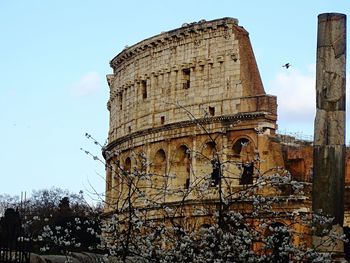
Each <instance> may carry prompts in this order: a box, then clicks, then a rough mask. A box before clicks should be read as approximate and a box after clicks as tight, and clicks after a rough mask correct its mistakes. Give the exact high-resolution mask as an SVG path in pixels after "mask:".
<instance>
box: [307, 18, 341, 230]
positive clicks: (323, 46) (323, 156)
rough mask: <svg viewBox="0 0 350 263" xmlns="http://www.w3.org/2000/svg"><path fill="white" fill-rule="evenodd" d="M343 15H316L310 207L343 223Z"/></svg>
mask: <svg viewBox="0 0 350 263" xmlns="http://www.w3.org/2000/svg"><path fill="white" fill-rule="evenodd" d="M345 72H346V15H344V14H337V13H325V14H320V15H319V16H318V34H317V61H316V107H317V111H316V118H315V130H314V132H315V134H314V165H313V166H314V168H313V190H312V208H313V211H314V212H315V213H319V212H320V211H322V213H323V214H326V215H328V216H330V217H334V222H333V225H334V226H335V227H339V228H340V227H342V226H343V218H344V176H345V100H346V99H345V75H346V73H345Z"/></svg>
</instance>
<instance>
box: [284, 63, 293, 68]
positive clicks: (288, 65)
mask: <svg viewBox="0 0 350 263" xmlns="http://www.w3.org/2000/svg"><path fill="white" fill-rule="evenodd" d="M290 66H292V65H291V64H290V63H286V64H284V65H283V66H282V67H285V68H286V69H288V68H289V67H290Z"/></svg>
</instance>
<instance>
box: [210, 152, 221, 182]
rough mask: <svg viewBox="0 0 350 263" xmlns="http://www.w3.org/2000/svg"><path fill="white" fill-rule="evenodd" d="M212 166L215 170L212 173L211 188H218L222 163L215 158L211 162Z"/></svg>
mask: <svg viewBox="0 0 350 263" xmlns="http://www.w3.org/2000/svg"><path fill="white" fill-rule="evenodd" d="M211 165H212V168H213V171H212V173H211V181H210V186H213V187H215V186H218V185H219V183H220V180H221V163H220V160H218V159H217V158H214V159H212V160H211Z"/></svg>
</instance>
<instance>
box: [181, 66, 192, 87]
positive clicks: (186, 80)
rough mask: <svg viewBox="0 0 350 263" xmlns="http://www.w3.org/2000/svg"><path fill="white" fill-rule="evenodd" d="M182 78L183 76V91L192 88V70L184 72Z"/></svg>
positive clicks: (184, 70)
mask: <svg viewBox="0 0 350 263" xmlns="http://www.w3.org/2000/svg"><path fill="white" fill-rule="evenodd" d="M182 76H183V84H182V85H183V89H189V88H190V78H191V70H190V69H189V68H186V69H183V70H182Z"/></svg>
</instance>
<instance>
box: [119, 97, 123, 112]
mask: <svg viewBox="0 0 350 263" xmlns="http://www.w3.org/2000/svg"><path fill="white" fill-rule="evenodd" d="M119 109H120V110H122V109H123V94H122V93H120V95H119Z"/></svg>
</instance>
